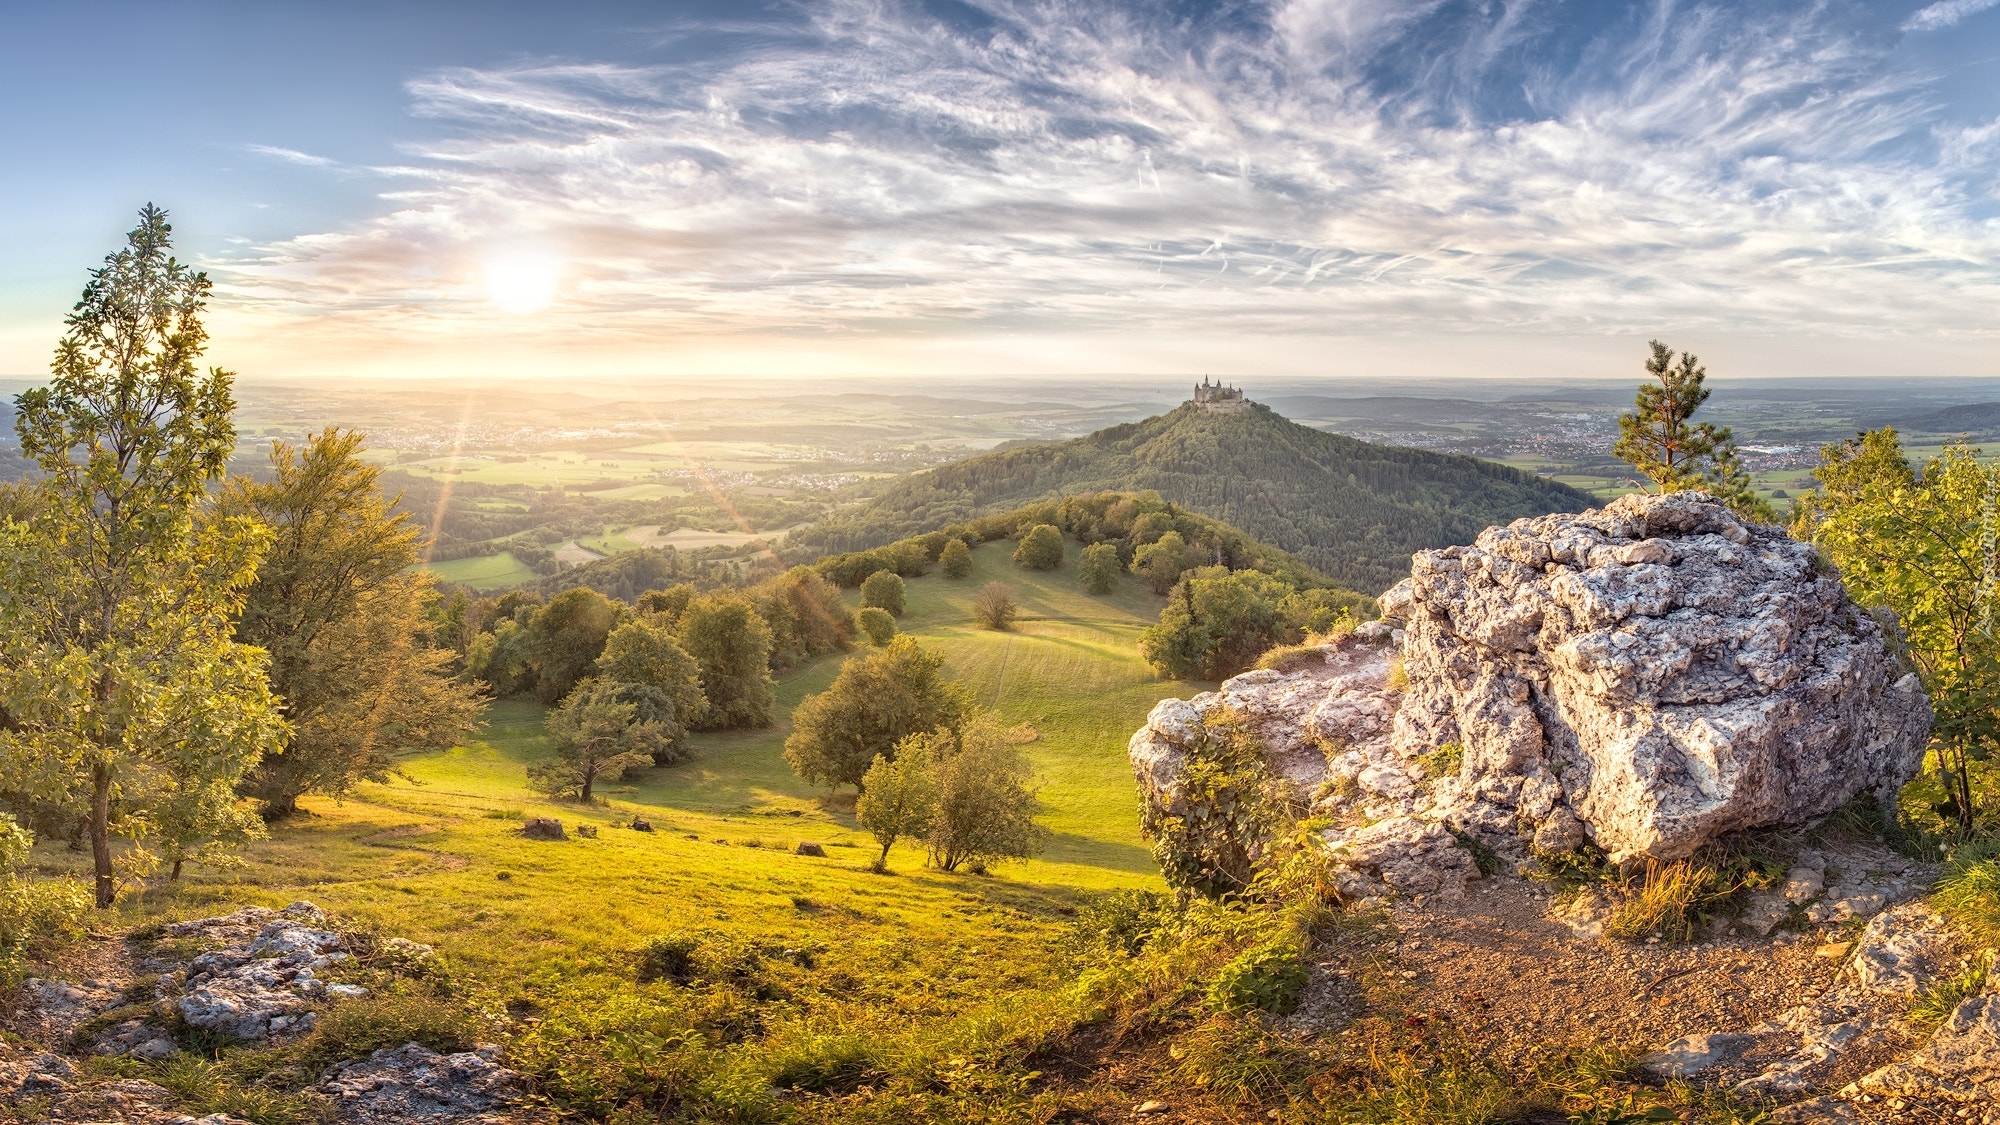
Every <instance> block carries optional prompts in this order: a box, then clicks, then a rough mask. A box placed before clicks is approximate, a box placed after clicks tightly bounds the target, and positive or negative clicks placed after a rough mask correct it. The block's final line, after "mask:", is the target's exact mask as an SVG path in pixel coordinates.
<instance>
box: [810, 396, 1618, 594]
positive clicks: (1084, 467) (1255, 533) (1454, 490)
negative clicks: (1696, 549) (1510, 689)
mask: <svg viewBox="0 0 2000 1125" xmlns="http://www.w3.org/2000/svg"><path fill="white" fill-rule="evenodd" d="M1098 489H1117V490H1121V491H1143V490H1149V489H1150V490H1156V491H1158V492H1159V494H1160V495H1161V497H1163V498H1164V499H1166V500H1168V501H1170V502H1173V503H1176V504H1180V505H1182V506H1183V507H1186V508H1188V509H1189V510H1191V511H1194V512H1198V513H1200V514H1201V515H1204V516H1208V517H1210V518H1212V519H1218V520H1221V521H1223V522H1225V523H1228V524H1232V525H1234V526H1236V527H1238V528H1240V529H1242V530H1243V531H1244V532H1245V533H1246V534H1248V535H1250V536H1252V537H1254V538H1256V539H1259V540H1262V541H1264V542H1266V543H1270V544H1273V545H1275V546H1277V547H1280V548H1282V549H1284V550H1286V551H1289V552H1291V553H1292V554H1294V555H1297V556H1298V557H1300V558H1302V559H1304V560H1305V561H1306V562H1308V563H1311V564H1312V565H1313V566H1316V567H1318V568H1319V569H1320V570H1323V571H1325V572H1326V573H1327V575H1329V576H1330V577H1332V578H1334V579H1335V580H1337V581H1339V582H1341V583H1343V584H1345V585H1350V586H1353V587H1354V588H1356V589H1360V590H1366V591H1379V590H1382V589H1385V588H1386V587H1388V586H1390V585H1391V584H1393V583H1394V582H1395V581H1396V580H1397V579H1399V578H1401V577H1402V576H1404V575H1406V574H1408V573H1409V565H1410V554H1411V553H1412V552H1413V551H1416V550H1418V549H1420V548H1424V547H1440V546H1444V545H1446V544H1450V543H1465V542H1470V541H1471V540H1472V538H1473V536H1475V535H1477V534H1478V533H1479V531H1480V530H1481V529H1482V528H1484V527H1486V526H1487V525H1488V524H1494V523H1506V522H1507V521H1509V520H1513V519H1517V518H1519V517H1521V516H1529V515H1540V514H1542V513H1546V512H1558V511H1563V512H1572V511H1580V510H1582V509H1583V508H1585V507H1587V506H1588V505H1589V504H1590V502H1591V501H1590V497H1589V496H1588V495H1586V494H1585V493H1582V492H1579V491H1577V490H1576V489H1574V488H1571V487H1569V486H1568V485H1565V484H1559V483H1557V482H1555V481H1550V480H1544V479H1542V478H1540V477H1537V476H1535V475H1533V474H1532V473H1524V472H1522V471H1520V470H1518V469H1513V468H1510V467H1508V466H1505V465H1498V464H1494V463H1493V462H1491V461H1481V460H1479V459H1477V458H1474V457H1462V456H1458V455H1455V454H1448V453H1431V452H1428V451H1425V450H1420V449H1404V448H1399V447H1395V446H1385V445H1373V444H1370V443H1368V442H1365V441H1358V440H1356V439H1354V438H1349V437H1342V436H1341V435H1339V434H1330V433H1326V432H1324V431H1322V430H1315V429H1312V428H1310V427H1307V426H1301V425H1299V424H1298V423H1296V422H1293V421H1290V420H1289V419H1286V418H1283V417H1280V416H1279V415H1278V414H1276V413H1275V412H1273V411H1272V410H1271V409H1270V408H1269V407H1266V406H1261V405H1258V404H1255V403H1252V404H1251V405H1250V407H1249V409H1247V410H1243V411H1240V412H1237V413H1233V414H1213V413H1207V412H1204V411H1201V410H1198V409H1196V408H1195V407H1194V406H1193V405H1191V404H1190V405H1184V406H1182V407H1180V408H1179V409H1177V410H1174V411H1173V412H1171V413H1168V414H1163V415H1160V416H1158V417H1155V418H1148V419H1146V420H1145V421H1143V422H1131V423H1127V424H1125V425H1122V426H1113V427H1111V428H1110V429H1106V430H1099V431H1098V432H1097V433H1094V434H1091V435H1089V436H1088V437H1082V438H1076V439H1074V440H1072V441H1064V442H1056V443H1053V444H1050V445H1036V446H1029V447H1027V448H1023V449H1009V450H1004V451H1000V452H995V453H987V454H982V455H980V456H977V457H970V458H967V459H965V460H963V461H957V462H954V463H952V464H949V465H945V466H941V467H939V468H937V469H933V470H931V471H929V472H925V473H918V474H915V475H913V476H911V477H909V478H907V479H905V480H902V481H899V482H897V484H896V485H895V486H893V487H892V488H890V489H889V490H888V491H887V492H885V493H883V494H882V495H881V496H879V497H876V498H875V499H874V500H871V501H869V502H868V503H866V504H862V505H858V506H856V507H854V508H850V509H846V510H842V511H837V512H834V513H832V514H830V515H829V516H828V517H827V518H826V519H824V520H822V521H820V522H819V523H818V524H816V525H815V526H813V527H810V528H805V529H801V530H800V531H796V532H793V533H792V536H791V538H790V539H789V540H788V542H787V546H788V547H792V548H804V549H808V550H813V551H819V552H833V551H857V550H866V549H869V548H871V547H876V546H880V545H882V544H884V543H889V542H892V541H894V540H896V539H900V538H903V537H904V536H908V535H913V534H917V533H919V532H923V531H928V530H931V529H934V528H938V527H943V526H945V525H947V524H951V523H957V522H961V521H963V520H966V519H968V518H971V517H973V516H975V515H980V514H984V513H986V512H990V511H994V510H997V509H1001V508H1008V507H1014V506H1018V505H1020V504H1023V503H1027V502H1029V501H1034V500H1042V499H1050V498H1054V497H1058V496H1063V495H1068V494H1074V493H1079V492H1090V491H1095V490H1098Z"/></svg>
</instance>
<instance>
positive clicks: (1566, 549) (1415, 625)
mask: <svg viewBox="0 0 2000 1125" xmlns="http://www.w3.org/2000/svg"><path fill="white" fill-rule="evenodd" d="M1382 604H1383V610H1384V613H1385V615H1388V614H1393V615H1395V616H1396V617H1398V618H1399V619H1400V620H1401V622H1402V625H1403V628H1404V630H1405V633H1406V639H1405V642H1404V645H1403V658H1404V662H1405V670H1406V673H1407V675H1408V678H1409V687H1408V689H1407V691H1406V692H1405V694H1404V697H1403V703H1402V707H1401V708H1400V709H1399V710H1398V712H1397V714H1396V721H1395V731H1394V735H1393V743H1394V746H1395V749H1396V752H1397V754H1398V755H1399V756H1400V757H1402V758H1404V759H1411V758H1415V757H1418V756H1420V755H1423V754H1426V753H1430V752H1432V751H1435V750H1436V749H1437V748H1439V747H1441V746H1446V745H1455V746H1457V747H1459V748H1460V749H1461V751H1462V763H1463V764H1462V767H1461V769H1460V770H1459V771H1458V774H1457V776H1456V777H1454V778H1449V779H1447V780H1446V782H1445V783H1444V784H1442V785H1440V786H1439V788H1438V792H1437V793H1436V794H1435V803H1434V807H1433V809H1432V811H1431V813H1430V815H1432V816H1434V817H1436V818H1438V819H1440V820H1443V821H1445V822H1447V823H1450V824H1452V825H1453V826H1454V827H1457V828H1460V829H1462V830H1465V831H1470V832H1473V833H1475V834H1478V835H1481V836H1486V837H1489V838H1493V839H1494V840H1495V841H1496V842H1497V841H1499V840H1501V839H1505V838H1510V837H1512V836H1513V835H1515V833H1516V831H1517V829H1518V827H1520V826H1522V825H1523V824H1526V825H1529V826H1538V825H1539V824H1540V823H1542V822H1543V821H1545V820H1546V819H1547V818H1548V817H1550V816H1551V815H1553V814H1554V812H1555V810H1556V809H1557V808H1559V807H1566V808H1568V809H1569V810H1571V811H1572V812H1573V813H1574V814H1575V815H1576V816H1577V817H1578V818H1579V819H1580V820H1581V821H1582V822H1583V824H1584V825H1585V826H1586V827H1587V830H1588V832H1589V834H1590V837H1591V839H1592V840H1593V841H1594V842H1595V843H1596V844H1597V846H1598V847H1600V848H1602V849H1603V850H1604V851H1605V852H1607V853H1608V854H1609V855H1610V856H1611V857H1612V858H1613V859H1615V860H1624V859H1628V858H1633V857H1647V858H1654V859H1676V858H1680V857H1683V856H1686V855H1688V854H1690V853H1692V852H1694V851H1695V850H1696V849H1698V848H1700V847H1701V846H1702V845H1703V844H1705V843H1708V842H1709V841H1711V840H1713V839H1715V838H1716V837H1718V836H1721V835H1723V834H1725V833H1728V832H1733V831H1738V830H1742V829H1751V828H1762V827H1769V826H1775V825H1789V824H1799V823H1803V822H1806V821H1809V820H1812V819H1813V818H1815V817H1819V816H1823V815H1825V814H1826V813H1829V812H1832V811H1833V810H1834V809H1836V808H1838V807H1839V806H1840V805H1842V804H1843V803H1845V802H1846V801H1848V800H1850V799H1851V798H1853V797H1855V796H1857V795H1859V794H1862V793H1874V794H1877V795H1878V796H1882V797H1885V798H1886V797H1890V796H1893V795H1894V793H1895V792H1896V790H1897V789H1898V788H1900V787H1901V786H1902V784H1903V783H1904V782H1906V781H1907V780H1909V778H1910V777H1911V776H1913V775H1914V774H1915V772H1916V769H1917V767H1918V765H1919V764H1920V763H1921V760H1922V756H1923V751H1924V746H1925V742H1926V740H1927V738H1928V736H1929V732H1930V723H1931V711H1930V703H1929V700H1928V699H1927V698H1926V697H1925V695H1924V692H1923V690H1922V688H1921V687H1920V686H1919V685H1918V682H1917V678H1916V676H1915V674H1914V673H1913V672H1911V671H1910V670H1908V669H1907V668H1904V667H1901V666H1900V665H1899V664H1898V662H1897V659H1896V657H1895V656H1894V654H1893V652H1892V650H1891V646H1890V643H1889V639H1888V637H1886V636H1885V627H1884V624H1883V623H1882V622H1881V621H1878V620H1877V619H1876V618H1875V617H1873V616H1871V615H1870V614H1869V613H1867V612H1866V611H1864V610H1862V609H1860V608H1859V607H1857V606H1856V605H1855V604H1854V603H1853V602H1851V601H1849V600H1848V598H1847V594H1846V591H1845V589H1844V588H1843V587H1842V586H1841V583H1840V580H1839V578H1838V577H1836V576H1835V575H1833V574H1832V573H1831V572H1830V571H1829V570H1828V568H1826V567H1824V566H1823V565H1821V564H1820V563H1819V561H1818V559H1817V557H1816V556H1815V554H1814V551H1813V549H1812V547H1811V546H1810V545H1808V544H1805V543H1801V542H1798V541H1796V540H1794V539H1792V538H1790V537H1789V536H1787V535H1786V534H1785V533H1784V532H1783V531H1782V530H1781V529H1779V528H1775V527H1766V526H1759V525H1750V524H1745V523H1743V522H1742V521H1740V520H1738V519H1737V518H1736V517H1735V516H1734V515H1732V514H1731V513H1730V512H1729V510H1728V509H1727V508H1725V507H1724V506H1723V505H1721V504H1719V503H1716V502H1715V501H1713V500H1712V499H1710V498H1708V497H1707V496H1706V495H1704V494H1701V493H1676V494H1673V495H1668V496H1646V495H1634V496H1626V497H1623V498H1620V499H1619V500H1616V501H1614V502H1612V503H1611V504H1608V505H1606V506H1605V507H1604V508H1601V509H1597V510H1593V511H1589V512H1584V513H1582V514H1580V515H1552V516H1541V517H1537V518H1534V519H1525V520H1516V521H1515V522H1514V523H1512V524H1510V525H1508V526H1507V527H1504V528H1489V529H1487V530H1486V531H1485V532H1483V533H1481V534H1480V536H1479V538H1478V539H1477V541H1476V542H1475V543H1474V544H1473V545H1472V546H1470V547H1447V548H1444V549H1443V550H1437V551H1423V552H1419V553H1418V554H1417V555H1416V557H1415V558H1414V559H1413V560H1412V563H1411V570H1410V577H1409V578H1408V579H1407V580H1405V581H1404V582H1403V583H1401V584H1399V585H1398V586H1397V587H1396V588H1395V589H1393V590H1391V591H1390V592H1389V593H1388V594H1386V595H1384V598H1383V603H1382Z"/></svg>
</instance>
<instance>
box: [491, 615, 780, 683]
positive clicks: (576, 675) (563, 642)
mask: <svg viewBox="0 0 2000 1125" xmlns="http://www.w3.org/2000/svg"><path fill="white" fill-rule="evenodd" d="M624 618H625V610H624V607H623V606H621V605H619V604H618V603H617V602H614V601H612V600H611V599H610V598H607V597H605V596H604V595H603V594H600V593H598V592H597V591H596V590H593V589H591V588H590V587H588V586H579V587H577V588H576V589H574V590H564V591H563V592H562V593H560V594H557V595H556V596H555V597H553V598H550V599H549V601H548V604H547V605H544V606H543V607H542V608H540V609H538V610H536V611H535V613H534V616H533V617H530V618H529V619H528V636H527V643H526V653H527V657H528V666H529V667H530V668H532V669H533V670H534V673H535V698H537V699H539V700H541V701H542V702H543V703H554V702H555V701H556V700H558V699H561V698H563V697H564V696H566V695H568V694H569V693H570V691H571V689H573V688H575V687H576V685H577V682H578V681H580V680H582V679H583V678H584V677H585V676H587V675H589V674H590V668H591V665H592V663H594V662H595V661H596V660H597V656H598V654H599V653H601V652H603V651H604V642H605V641H606V640H607V639H608V638H609V637H610V636H611V630H613V629H615V628H617V627H618V626H619V625H620V624H621V623H622V622H623V621H624ZM766 647H767V648H768V643H767V646H766Z"/></svg>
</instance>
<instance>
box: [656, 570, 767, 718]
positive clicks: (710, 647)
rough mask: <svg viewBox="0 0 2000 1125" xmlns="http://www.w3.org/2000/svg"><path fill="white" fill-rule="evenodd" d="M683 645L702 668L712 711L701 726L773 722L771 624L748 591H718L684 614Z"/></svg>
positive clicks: (698, 599) (697, 600) (709, 706)
mask: <svg viewBox="0 0 2000 1125" xmlns="http://www.w3.org/2000/svg"><path fill="white" fill-rule="evenodd" d="M678 632H679V639H680V643H681V648H683V649H685V650H687V654H688V655H689V656H692V657H694V660H695V663H696V664H697V665H699V666H700V668H701V684H702V690H703V691H704V692H706V693H707V695H708V711H707V712H706V713H705V714H703V716H702V718H701V720H700V721H699V722H698V723H697V724H696V726H695V729H697V730H731V729H736V728H742V727H763V726H769V725H771V709H772V707H773V706H774V705H775V703H776V697H775V695H774V694H773V688H772V684H771V628H770V626H768V625H766V624H764V619H763V618H762V617H760V616H758V614H757V608H756V607H755V606H753V605H751V604H750V602H749V601H747V600H745V599H744V598H743V597H742V595H740V594H735V593H732V592H728V591H718V592H716V593H712V594H706V595H703V596H702V597H699V598H696V599H695V600H694V601H692V602H690V603H688V607H687V610H686V611H685V612H684V613H682V614H681V620H680V629H679V631H678Z"/></svg>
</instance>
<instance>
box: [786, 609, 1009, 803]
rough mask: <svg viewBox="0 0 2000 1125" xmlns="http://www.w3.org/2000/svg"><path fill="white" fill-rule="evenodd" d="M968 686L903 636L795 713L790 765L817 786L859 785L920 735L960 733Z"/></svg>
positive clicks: (850, 666)
mask: <svg viewBox="0 0 2000 1125" xmlns="http://www.w3.org/2000/svg"><path fill="white" fill-rule="evenodd" d="M971 707H972V704H971V700H970V698H969V697H968V695H967V694H966V690H965V688H964V687H962V686H960V685H958V684H953V683H950V682H948V681H946V680H945V678H944V657H942V656H939V655H937V654H936V653H934V652H931V651H929V650H927V649H925V648H924V647H923V646H922V645H920V644H918V643H917V642H916V641H915V640H914V639H913V638H910V637H907V636H903V637H897V638H896V639H895V640H893V641H890V642H889V644H888V645H887V646H886V647H884V648H882V649H879V650H877V651H875V652H872V653H869V654H867V655H865V656H856V657H853V658H852V659H850V660H848V661H847V663H845V664H843V665H841V668H840V674H839V675H838V676H835V677H834V680H833V684H832V686H830V687H828V688H827V689H826V690H825V691H823V692H820V693H818V694H816V695H809V696H807V697H806V698H805V699H804V700H803V701H801V702H800V703H799V705H798V707H797V708H796V709H795V710H794V711H793V712H792V734H791V736H790V737H789V738H787V739H785V760H786V761H787V762H790V763H791V765H792V769H793V771H794V772H796V773H797V774H798V775H799V777H800V778H802V779H803V780H805V781H807V782H809V783H811V784H814V785H826V786H836V785H859V784H860V783H861V778H862V776H863V775H864V774H866V773H867V772H868V767H869V765H870V764H872V763H873V762H874V761H875V758H876V756H877V755H882V756H886V757H891V758H893V757H895V756H896V744H897V743H898V742H901V741H902V740H903V739H905V738H907V737H909V736H910V735H913V734H916V733H918V732H921V731H932V730H936V729H937V728H939V727H950V728H953V729H956V728H957V727H959V726H960V725H961V724H963V723H964V721H965V716H966V715H967V714H968V713H969V712H970V711H971Z"/></svg>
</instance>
